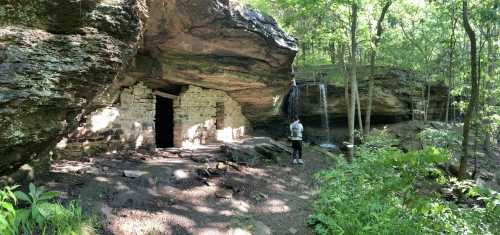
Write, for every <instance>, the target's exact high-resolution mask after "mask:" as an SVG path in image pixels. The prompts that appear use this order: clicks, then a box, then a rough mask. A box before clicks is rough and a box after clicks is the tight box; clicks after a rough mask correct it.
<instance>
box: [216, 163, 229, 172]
mask: <svg viewBox="0 0 500 235" xmlns="http://www.w3.org/2000/svg"><path fill="white" fill-rule="evenodd" d="M215 168H217V169H219V170H223V171H226V170H227V165H226V164H224V163H223V162H218V163H217V165H216V166H215Z"/></svg>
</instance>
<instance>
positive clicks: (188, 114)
mask: <svg viewBox="0 0 500 235" xmlns="http://www.w3.org/2000/svg"><path fill="white" fill-rule="evenodd" d="M248 126H249V122H248V120H247V119H246V118H245V116H243V114H242V113H241V107H240V105H239V104H238V103H237V102H236V101H234V100H233V99H231V97H229V96H228V95H227V94H226V93H225V92H223V91H219V90H213V89H203V88H200V87H196V86H189V87H188V89H186V90H185V91H183V92H181V94H180V96H179V98H178V99H177V100H175V101H174V144H175V146H176V147H192V146H197V145H202V144H207V143H210V142H213V141H227V142H231V141H233V140H235V139H238V138H240V137H242V136H243V135H245V131H246V129H247V128H248Z"/></svg>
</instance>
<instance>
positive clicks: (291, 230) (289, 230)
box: [288, 227, 298, 234]
mask: <svg viewBox="0 0 500 235" xmlns="http://www.w3.org/2000/svg"><path fill="white" fill-rule="evenodd" d="M288 232H290V233H291V234H296V233H297V232H298V230H297V229H295V228H294V227H291V228H290V229H288Z"/></svg>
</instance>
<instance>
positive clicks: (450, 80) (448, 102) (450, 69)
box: [444, 8, 457, 123]
mask: <svg viewBox="0 0 500 235" xmlns="http://www.w3.org/2000/svg"><path fill="white" fill-rule="evenodd" d="M454 9H455V8H453V9H452V11H451V14H452V17H453V20H452V26H451V36H450V58H449V64H448V92H447V97H446V112H445V118H444V121H445V122H446V123H448V122H449V121H450V117H449V116H450V115H449V113H450V105H451V90H452V89H453V87H452V83H453V51H454V48H455V27H456V23H457V18H455V17H454V15H455V10H454Z"/></svg>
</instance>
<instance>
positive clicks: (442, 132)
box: [417, 128, 462, 150]
mask: <svg viewBox="0 0 500 235" xmlns="http://www.w3.org/2000/svg"><path fill="white" fill-rule="evenodd" d="M417 138H418V139H419V140H420V141H422V143H423V145H424V146H432V147H436V148H447V149H453V150H458V149H459V148H460V144H461V142H462V136H461V135H460V134H459V133H457V132H455V131H452V130H448V129H446V128H443V129H435V128H426V129H425V130H423V131H421V132H420V133H418V134H417Z"/></svg>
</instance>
